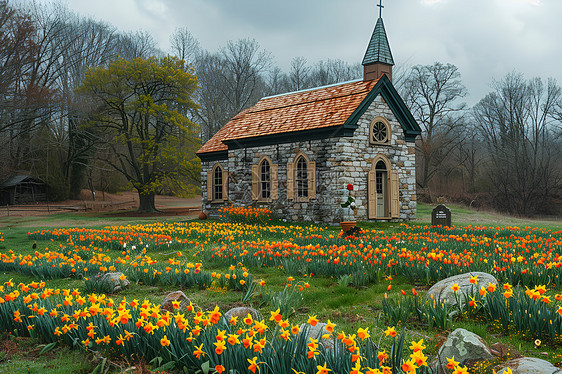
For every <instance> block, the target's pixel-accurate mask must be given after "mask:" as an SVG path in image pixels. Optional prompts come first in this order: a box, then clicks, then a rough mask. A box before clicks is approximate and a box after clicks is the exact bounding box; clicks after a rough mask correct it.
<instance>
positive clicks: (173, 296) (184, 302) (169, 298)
mask: <svg viewBox="0 0 562 374" xmlns="http://www.w3.org/2000/svg"><path fill="white" fill-rule="evenodd" d="M176 300H178V301H179V302H180V307H179V309H174V306H173V304H172V302H173V301H176ZM190 303H191V301H190V300H189V299H188V298H187V296H185V294H184V293H183V292H182V291H174V292H170V293H169V294H167V295H166V298H165V299H164V301H162V304H160V310H167V311H169V312H171V313H175V312H176V311H178V310H179V311H183V310H185V308H187V306H188V305H189V304H190Z"/></svg>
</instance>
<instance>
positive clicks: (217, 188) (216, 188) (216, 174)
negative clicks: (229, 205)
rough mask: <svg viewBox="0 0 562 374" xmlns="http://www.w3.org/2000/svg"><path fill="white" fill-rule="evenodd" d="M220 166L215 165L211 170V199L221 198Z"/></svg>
mask: <svg viewBox="0 0 562 374" xmlns="http://www.w3.org/2000/svg"><path fill="white" fill-rule="evenodd" d="M222 184H223V180H222V167H220V165H219V166H217V167H216V168H215V170H214V171H213V200H222Z"/></svg>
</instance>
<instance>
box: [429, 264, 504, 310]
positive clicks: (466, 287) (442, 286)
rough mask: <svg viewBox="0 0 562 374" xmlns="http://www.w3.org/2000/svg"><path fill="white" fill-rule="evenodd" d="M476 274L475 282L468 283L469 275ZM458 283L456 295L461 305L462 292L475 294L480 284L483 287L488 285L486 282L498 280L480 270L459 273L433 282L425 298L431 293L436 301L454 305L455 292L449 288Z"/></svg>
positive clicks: (462, 300)
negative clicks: (458, 288)
mask: <svg viewBox="0 0 562 374" xmlns="http://www.w3.org/2000/svg"><path fill="white" fill-rule="evenodd" d="M474 275H477V276H478V279H477V282H478V283H477V284H472V283H470V277H471V276H474ZM455 283H456V284H458V285H459V287H460V290H458V291H457V295H458V297H459V301H460V302H461V305H464V301H465V300H464V294H465V293H466V294H468V295H472V294H477V293H478V290H479V289H480V287H481V286H484V287H485V288H487V287H488V283H492V284H498V280H497V279H496V278H495V277H494V276H493V275H491V274H488V273H482V272H472V273H466V274H459V275H455V276H453V277H449V278H445V279H443V280H441V281H439V282H437V283H435V284H434V285H433V286H431V288H430V289H429V290H428V291H427V296H426V297H427V298H428V299H429V298H431V295H433V299H434V300H436V301H437V302H438V303H441V302H446V303H447V304H449V305H451V306H454V305H457V301H456V298H455V293H454V292H453V290H451V287H452V286H453V284H455Z"/></svg>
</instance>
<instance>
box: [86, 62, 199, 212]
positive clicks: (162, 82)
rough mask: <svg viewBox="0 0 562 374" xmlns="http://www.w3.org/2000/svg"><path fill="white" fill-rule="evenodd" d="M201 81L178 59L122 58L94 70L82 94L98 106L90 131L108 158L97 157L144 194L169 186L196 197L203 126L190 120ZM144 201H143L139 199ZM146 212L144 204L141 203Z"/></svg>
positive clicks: (90, 123) (147, 194) (88, 72)
mask: <svg viewBox="0 0 562 374" xmlns="http://www.w3.org/2000/svg"><path fill="white" fill-rule="evenodd" d="M196 88H197V78H196V77H195V76H194V74H193V69H192V67H190V66H188V65H186V64H185V62H184V61H182V60H179V59H177V58H175V57H169V56H168V57H163V58H160V59H158V58H156V57H151V58H148V59H146V60H145V59H142V58H136V59H134V60H131V61H127V60H125V59H123V58H121V59H119V60H117V61H116V62H113V63H111V64H109V66H107V67H105V66H101V67H94V68H90V69H88V70H87V71H86V77H85V79H84V82H83V84H82V86H81V87H79V88H78V90H77V91H78V92H79V93H81V94H84V95H87V96H89V97H90V98H92V99H94V100H95V102H96V107H95V110H93V111H92V112H91V117H90V121H89V127H91V128H95V129H96V132H97V133H100V134H102V135H101V138H102V140H103V142H104V143H105V145H106V146H107V149H108V150H110V152H109V154H107V152H104V154H103V155H101V154H99V155H98V157H100V158H102V159H103V160H104V161H105V162H106V163H107V164H108V165H109V166H111V167H112V168H114V169H115V170H117V171H119V172H120V173H122V174H123V175H124V176H125V177H126V178H127V180H128V181H129V182H130V183H131V184H132V186H133V187H134V188H135V189H137V190H138V191H139V194H140V195H141V198H142V197H143V196H152V208H153V205H154V202H153V195H154V194H155V193H156V192H159V191H161V190H162V189H163V188H168V189H169V190H172V191H174V192H179V191H187V192H188V193H193V192H194V191H193V188H192V187H191V186H193V185H197V184H198V183H199V178H200V177H199V175H200V170H201V164H200V161H199V159H198V158H197V157H196V156H195V151H196V150H197V149H198V148H199V146H200V140H199V139H198V134H199V126H198V125H196V124H195V123H193V122H191V121H190V120H189V119H188V117H187V116H188V113H189V111H191V110H194V109H195V108H196V107H197V106H196V104H195V103H194V102H193V100H192V96H193V93H194V91H195V90H196ZM141 200H142V199H141ZM141 208H142V202H141Z"/></svg>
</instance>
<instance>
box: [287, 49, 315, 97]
mask: <svg viewBox="0 0 562 374" xmlns="http://www.w3.org/2000/svg"><path fill="white" fill-rule="evenodd" d="M310 71H311V67H310V66H307V61H306V58H304V57H295V58H293V59H292V60H291V68H290V70H289V74H288V76H287V88H286V89H287V91H299V90H302V89H304V88H309V87H310Z"/></svg>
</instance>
